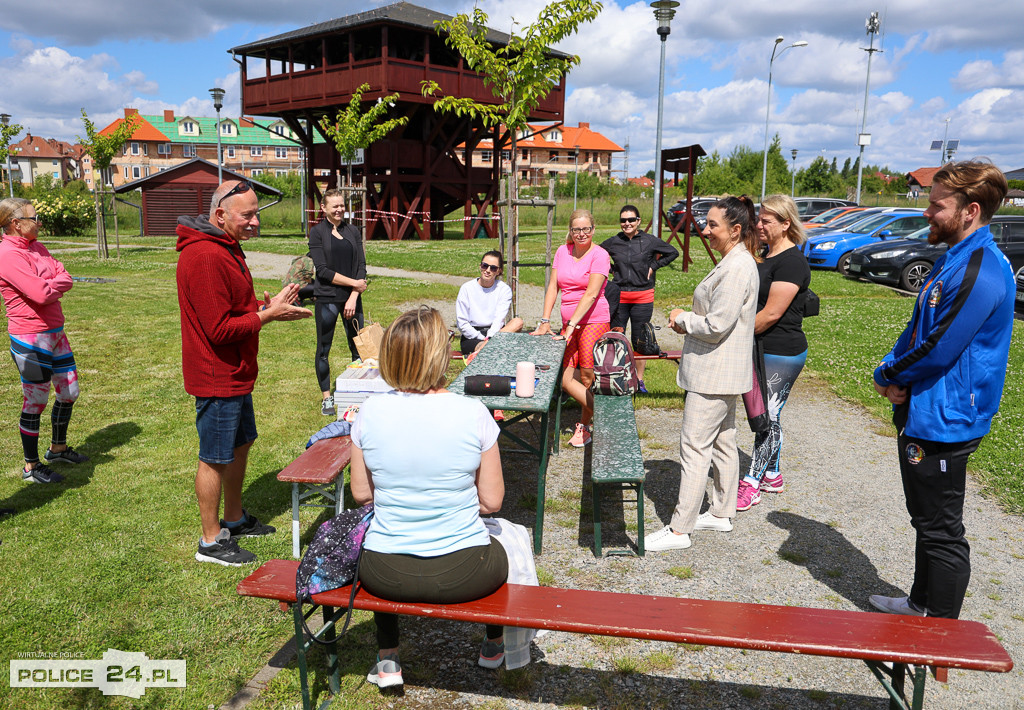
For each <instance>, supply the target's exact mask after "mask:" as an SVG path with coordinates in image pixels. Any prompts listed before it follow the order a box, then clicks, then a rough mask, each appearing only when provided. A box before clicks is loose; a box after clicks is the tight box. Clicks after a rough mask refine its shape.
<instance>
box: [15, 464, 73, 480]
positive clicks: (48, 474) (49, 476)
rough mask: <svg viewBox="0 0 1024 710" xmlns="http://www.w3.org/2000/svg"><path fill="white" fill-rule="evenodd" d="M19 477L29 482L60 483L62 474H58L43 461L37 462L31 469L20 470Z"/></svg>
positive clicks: (62, 477)
mask: <svg viewBox="0 0 1024 710" xmlns="http://www.w3.org/2000/svg"><path fill="white" fill-rule="evenodd" d="M21 479H22V480H23V481H28V482H29V483H60V482H61V481H63V480H64V476H62V475H60V474H59V473H57V472H56V471H54V470H53V469H51V468H50V467H49V466H47V465H46V464H44V463H37V464H36V466H35V468H33V469H32V470H31V471H26V470H25V469H22V470H21Z"/></svg>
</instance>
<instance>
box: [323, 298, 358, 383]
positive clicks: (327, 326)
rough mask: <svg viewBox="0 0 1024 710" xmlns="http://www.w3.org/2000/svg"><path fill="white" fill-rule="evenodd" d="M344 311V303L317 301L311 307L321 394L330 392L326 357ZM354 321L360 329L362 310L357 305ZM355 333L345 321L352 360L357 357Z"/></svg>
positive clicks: (328, 366)
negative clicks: (357, 322) (314, 327)
mask: <svg viewBox="0 0 1024 710" xmlns="http://www.w3.org/2000/svg"><path fill="white" fill-rule="evenodd" d="M344 309H345V304H344V303H324V302H322V301H317V302H316V305H314V306H313V318H314V319H315V320H316V361H315V364H316V379H317V382H318V383H319V384H320V391H321V392H330V391H331V363H330V360H329V358H328V356H329V355H330V354H331V344H332V343H334V328H335V326H336V325H337V324H338V318H339V317H340V316H341V313H342V311H343V310H344ZM355 319H356V320H358V321H359V327H360V328H362V327H363V310H362V308H361V307H360V306H358V305H357V306H356V315H355ZM357 332H358V331H357V330H356V327H355V325H354V324H353V323H352V320H351V319H349V320H346V321H345V336H346V337H347V338H348V350H349V353H350V354H351V355H352V359H353V360H355V359H356V358H357V357H359V352H358V351H357V350H356V343H355V337H356V334H357Z"/></svg>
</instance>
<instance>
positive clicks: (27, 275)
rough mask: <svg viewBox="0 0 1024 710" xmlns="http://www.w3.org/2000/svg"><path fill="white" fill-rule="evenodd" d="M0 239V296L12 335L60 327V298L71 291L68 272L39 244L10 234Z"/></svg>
mask: <svg viewBox="0 0 1024 710" xmlns="http://www.w3.org/2000/svg"><path fill="white" fill-rule="evenodd" d="M3 237H4V238H3V242H0V296H2V297H3V299H4V305H5V306H6V307H7V331H8V332H9V333H11V334H12V335H27V334H29V333H42V332H43V331H46V330H54V329H55V328H62V327H64V311H62V310H61V307H60V298H61V296H63V295H64V294H65V293H67V292H68V291H70V290H71V286H72V281H71V274H69V273H68V272H67V270H65V268H64V265H63V264H61V263H60V262H59V261H57V260H56V259H54V258H53V257H52V256H50V252H49V251H47V250H46V247H44V246H43V245H42V244H40V243H39V242H38V241H36V240H34V239H33V240H31V241H29V240H28V239H25V238H24V237H19V236H17V235H14V234H4V235H3Z"/></svg>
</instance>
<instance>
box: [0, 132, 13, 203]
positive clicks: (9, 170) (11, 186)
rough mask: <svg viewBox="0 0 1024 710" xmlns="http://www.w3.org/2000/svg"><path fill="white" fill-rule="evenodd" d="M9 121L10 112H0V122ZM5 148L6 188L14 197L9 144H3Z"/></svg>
mask: <svg viewBox="0 0 1024 710" xmlns="http://www.w3.org/2000/svg"><path fill="white" fill-rule="evenodd" d="M10 122H11V114H9V113H0V123H2V124H3V125H5V126H6V125H9V124H10ZM5 147H6V148H7V188H8V189H9V190H10V192H11V197H14V175H13V173H11V144H10V142H8V144H7V145H6V146H5Z"/></svg>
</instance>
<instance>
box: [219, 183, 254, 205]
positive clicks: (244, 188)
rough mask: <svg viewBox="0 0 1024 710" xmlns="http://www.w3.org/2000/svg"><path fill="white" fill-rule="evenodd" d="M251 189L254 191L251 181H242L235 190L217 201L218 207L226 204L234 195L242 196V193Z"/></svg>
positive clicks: (231, 190)
mask: <svg viewBox="0 0 1024 710" xmlns="http://www.w3.org/2000/svg"><path fill="white" fill-rule="evenodd" d="M251 189H252V185H250V184H249V181H248V180H242V181H241V182H239V183H238V184H237V185H235V186H234V187H233V188H231V189H230V190H228V193H227V194H226V195H224V197H222V198H220V199H219V200H217V206H218V207H220V206H221V204H222V203H223V202H224V200H226V199H228V198H229V197H231V196H232V195H241V194H242V193H245V192H248V191H249V190H251Z"/></svg>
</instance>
